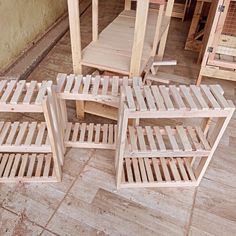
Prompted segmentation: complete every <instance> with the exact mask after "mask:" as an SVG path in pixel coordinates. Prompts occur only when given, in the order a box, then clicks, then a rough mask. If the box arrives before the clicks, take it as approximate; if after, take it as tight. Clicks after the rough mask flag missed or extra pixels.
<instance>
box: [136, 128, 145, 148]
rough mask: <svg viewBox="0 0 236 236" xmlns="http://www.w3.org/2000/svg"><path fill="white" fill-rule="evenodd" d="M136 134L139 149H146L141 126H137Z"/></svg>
mask: <svg viewBox="0 0 236 236" xmlns="http://www.w3.org/2000/svg"><path fill="white" fill-rule="evenodd" d="M137 135H138V143H139V147H140V150H141V151H146V150H147V147H146V143H145V140H144V133H143V129H142V127H140V126H138V127H137Z"/></svg>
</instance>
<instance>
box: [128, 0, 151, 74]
mask: <svg viewBox="0 0 236 236" xmlns="http://www.w3.org/2000/svg"><path fill="white" fill-rule="evenodd" d="M148 8H149V0H141V1H140V0H139V1H137V12H136V21H135V29H134V41H133V48H132V56H131V63H130V76H131V77H133V76H139V75H140V66H141V60H142V53H143V45H144V38H145V33H146V24H147V17H148Z"/></svg>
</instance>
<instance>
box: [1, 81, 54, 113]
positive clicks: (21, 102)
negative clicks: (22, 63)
mask: <svg viewBox="0 0 236 236" xmlns="http://www.w3.org/2000/svg"><path fill="white" fill-rule="evenodd" d="M51 85H52V81H43V82H42V83H37V82H36V81H31V82H30V83H26V81H25V80H20V81H17V80H10V81H8V80H1V81H0V112H42V111H43V110H42V103H43V100H44V98H45V97H46V96H47V88H48V87H50V86H51Z"/></svg>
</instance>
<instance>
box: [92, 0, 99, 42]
mask: <svg viewBox="0 0 236 236" xmlns="http://www.w3.org/2000/svg"><path fill="white" fill-rule="evenodd" d="M92 15H93V23H92V24H93V29H92V30H93V41H97V40H98V0H93V2H92Z"/></svg>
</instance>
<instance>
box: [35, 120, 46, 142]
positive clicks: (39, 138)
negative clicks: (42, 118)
mask: <svg viewBox="0 0 236 236" xmlns="http://www.w3.org/2000/svg"><path fill="white" fill-rule="evenodd" d="M45 129H46V123H44V122H42V123H40V124H39V125H38V134H37V137H36V141H35V145H37V146H41V145H42V141H43V136H44V132H45Z"/></svg>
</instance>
